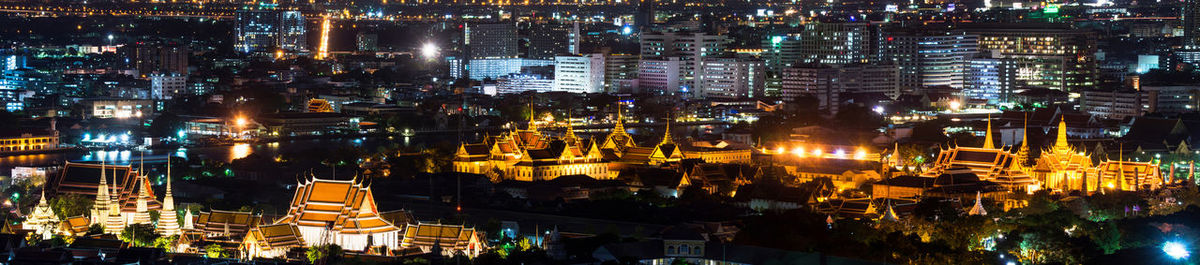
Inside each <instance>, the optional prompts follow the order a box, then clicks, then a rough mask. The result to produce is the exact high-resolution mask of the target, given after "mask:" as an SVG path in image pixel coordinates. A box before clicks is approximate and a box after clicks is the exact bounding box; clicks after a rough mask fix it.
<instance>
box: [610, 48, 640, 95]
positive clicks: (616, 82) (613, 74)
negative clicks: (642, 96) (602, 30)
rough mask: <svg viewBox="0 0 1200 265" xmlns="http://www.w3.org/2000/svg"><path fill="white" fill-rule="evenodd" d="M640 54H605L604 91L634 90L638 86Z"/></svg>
mask: <svg viewBox="0 0 1200 265" xmlns="http://www.w3.org/2000/svg"><path fill="white" fill-rule="evenodd" d="M637 76H638V56H637V55H633V54H608V55H605V56H604V91H605V92H609V93H615V92H632V91H633V89H635V88H636V87H637V82H636V81H637Z"/></svg>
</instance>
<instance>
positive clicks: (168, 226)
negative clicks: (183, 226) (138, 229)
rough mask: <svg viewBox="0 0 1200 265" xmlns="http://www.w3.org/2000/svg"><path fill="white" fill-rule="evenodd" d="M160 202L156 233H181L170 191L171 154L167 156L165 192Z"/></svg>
mask: <svg viewBox="0 0 1200 265" xmlns="http://www.w3.org/2000/svg"><path fill="white" fill-rule="evenodd" d="M162 204H163V205H162V207H163V208H162V211H161V212H160V214H159V217H158V225H157V226H156V227H155V228H156V229H157V230H158V233H160V234H163V235H166V236H172V235H178V234H181V231H180V230H179V221H178V220H179V217H178V213H176V212H175V195H174V194H172V193H171V156H167V192H166V194H164V195H163V201H162Z"/></svg>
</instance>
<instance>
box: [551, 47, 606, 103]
mask: <svg viewBox="0 0 1200 265" xmlns="http://www.w3.org/2000/svg"><path fill="white" fill-rule="evenodd" d="M553 91H562V92H570V93H602V92H604V55H603V54H599V53H595V54H586V55H569V56H555V57H554V88H553Z"/></svg>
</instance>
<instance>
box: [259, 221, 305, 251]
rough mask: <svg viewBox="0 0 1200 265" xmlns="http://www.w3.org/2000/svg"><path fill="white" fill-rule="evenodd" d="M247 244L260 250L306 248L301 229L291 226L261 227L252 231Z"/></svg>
mask: <svg viewBox="0 0 1200 265" xmlns="http://www.w3.org/2000/svg"><path fill="white" fill-rule="evenodd" d="M246 236H247V238H246V241H247V242H253V244H254V245H255V246H256V247H259V248H260V249H291V248H296V247H304V238H303V237H302V236H300V229H299V228H297V227H296V226H294V225H291V224H273V225H261V226H257V227H254V228H251V229H250V232H249V233H248V234H247V235H246Z"/></svg>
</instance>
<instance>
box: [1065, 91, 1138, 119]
mask: <svg viewBox="0 0 1200 265" xmlns="http://www.w3.org/2000/svg"><path fill="white" fill-rule="evenodd" d="M1147 108H1149V102H1147V100H1146V98H1145V95H1143V93H1142V92H1141V91H1136V90H1132V89H1129V90H1117V91H1103V90H1084V91H1083V92H1082V93H1080V97H1079V110H1081V111H1083V112H1086V113H1088V114H1091V115H1094V116H1097V117H1100V118H1105V119H1116V120H1122V119H1125V118H1127V117H1137V116H1142V114H1145V113H1146V109H1147Z"/></svg>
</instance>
